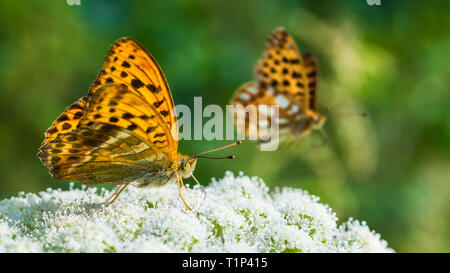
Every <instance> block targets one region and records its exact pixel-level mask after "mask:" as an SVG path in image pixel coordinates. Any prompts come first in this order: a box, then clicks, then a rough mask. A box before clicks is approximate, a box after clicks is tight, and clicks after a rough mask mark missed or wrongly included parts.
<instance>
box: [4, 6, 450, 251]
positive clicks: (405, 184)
mask: <svg viewBox="0 0 450 273" xmlns="http://www.w3.org/2000/svg"><path fill="white" fill-rule="evenodd" d="M449 7H450V5H449V2H448V1H445V0H443V1H420V2H419V1H415V2H413V1H385V0H381V6H369V5H368V4H367V3H366V1H365V0H358V1H343V0H342V1H334V0H333V1H332V0H330V1H296V0H292V1H265V0H254V1H219V0H214V1H183V0H178V1H125V0H122V1H106V0H105V1H100V0H96V1H95V0H92V1H87V0H81V5H80V6H69V5H68V4H67V3H66V1H64V0H60V1H54V0H52V1H42V0H39V1H14V0H7V1H1V2H0V25H2V27H1V28H0V60H1V61H2V62H1V64H2V65H1V66H0V128H1V129H0V174H1V181H0V198H2V199H3V198H7V197H11V196H13V195H16V194H17V193H18V192H19V191H24V192H38V191H42V190H45V189H46V188H47V187H52V188H56V187H60V188H63V189H67V188H68V185H69V183H68V182H66V181H56V180H53V179H52V178H51V177H50V175H49V174H48V171H47V168H45V167H44V166H43V165H42V164H41V162H40V161H39V159H38V158H37V157H36V153H37V151H38V147H39V145H40V143H41V142H42V140H43V139H44V135H43V133H44V131H45V130H46V129H47V128H48V127H49V126H50V124H51V123H52V122H53V121H54V120H55V119H56V117H57V116H58V115H59V114H60V113H61V112H62V111H63V110H64V108H65V107H66V106H67V105H69V104H70V103H72V102H73V101H75V100H77V99H78V98H80V97H81V96H83V95H84V94H85V93H86V92H87V89H88V86H89V84H90V83H91V81H92V80H93V79H94V78H95V77H96V75H97V73H98V71H99V69H100V67H101V65H102V62H103V59H104V57H105V55H106V53H107V51H108V49H109V46H110V45H111V44H112V43H113V42H114V41H115V40H116V39H118V38H120V37H122V36H129V37H132V38H134V39H136V40H137V41H139V42H140V43H141V44H142V45H143V46H144V47H145V48H146V49H147V50H148V51H149V52H150V53H151V54H152V55H153V56H154V57H155V58H156V59H157V61H158V62H159V64H160V65H161V67H162V68H163V71H164V73H165V75H166V77H167V79H168V82H169V84H170V86H171V89H172V93H173V97H174V100H175V103H176V104H186V105H189V106H192V105H193V97H194V96H202V97H203V103H204V105H206V104H219V105H221V106H225V105H226V104H227V103H228V101H229V99H230V98H231V96H232V94H233V92H234V90H235V89H236V88H237V87H239V86H240V85H241V84H242V83H244V82H246V81H249V80H251V79H252V70H253V67H254V64H255V62H256V60H257V58H258V57H259V56H260V55H261V53H262V50H263V48H264V45H265V41H266V38H267V36H268V35H269V34H270V33H271V32H272V31H273V29H275V28H276V27H278V26H284V27H285V28H286V29H287V30H288V31H289V32H290V33H291V34H292V35H293V36H294V38H295V40H296V41H297V44H298V46H299V48H300V49H301V50H302V51H312V52H314V53H315V54H316V56H317V57H318V60H319V65H320V77H321V78H320V87H319V88H320V99H319V105H321V106H320V109H323V106H325V105H328V106H330V107H331V111H330V113H329V114H328V116H329V120H328V121H327V123H326V125H325V130H326V132H327V133H328V135H329V141H328V142H327V143H326V144H325V145H323V144H322V139H321V136H320V134H317V133H315V134H313V135H312V136H311V137H309V138H308V139H306V140H305V141H303V142H302V143H301V145H299V146H297V147H295V148H294V149H290V150H279V151H275V152H261V151H259V150H258V149H257V148H256V146H255V145H254V144H253V143H244V144H243V145H241V146H239V148H233V149H230V150H227V151H223V152H218V153H217V154H224V155H226V154H229V153H235V154H236V155H237V156H238V159H237V160H234V161H233V160H231V161H227V160H224V161H215V160H200V161H199V163H198V164H197V170H196V174H197V177H198V178H199V179H200V181H201V182H202V183H203V184H207V183H209V181H210V180H211V177H216V178H220V177H222V176H223V175H224V172H225V171H226V170H232V171H234V172H235V173H236V174H237V173H238V171H243V172H245V174H247V175H251V176H260V177H261V178H263V179H264V181H265V182H266V183H267V184H268V185H269V186H270V187H271V188H273V187H275V186H292V187H299V188H303V189H306V190H308V191H309V192H310V193H312V194H314V195H317V196H320V197H321V200H322V202H324V203H327V204H329V205H330V206H331V207H332V208H333V210H334V211H335V212H336V213H337V216H338V217H339V219H340V221H344V220H346V219H347V218H348V217H354V218H356V219H361V220H366V221H367V223H368V225H369V226H370V227H371V228H373V229H374V230H376V232H378V233H380V234H381V236H382V238H384V239H386V240H387V241H388V242H389V244H390V246H391V247H393V248H394V249H395V250H396V251H399V252H423V251H424V252H449V251H450V202H449V200H450V199H449V197H450V183H449V182H450V148H449V147H450V110H449V109H450V92H449V86H450V84H449V83H450V66H449V65H448V61H449V60H450V17H449V15H448V11H449V10H450V9H449ZM361 112H367V113H369V116H368V117H367V118H361V117H358V116H357V115H352V113H361ZM206 120H207V119H205V120H204V121H206ZM226 143H229V141H210V142H208V141H181V143H180V151H181V152H182V153H185V154H193V153H195V152H200V151H204V150H206V149H210V148H213V147H218V146H219V145H222V144H226ZM188 181H189V182H188ZM186 182H188V183H190V184H193V183H194V182H193V181H192V180H187V181H186ZM174 198H178V197H177V196H174Z"/></svg>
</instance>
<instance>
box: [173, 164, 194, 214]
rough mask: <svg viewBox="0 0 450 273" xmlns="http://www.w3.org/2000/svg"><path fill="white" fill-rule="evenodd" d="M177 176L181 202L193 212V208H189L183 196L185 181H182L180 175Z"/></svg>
mask: <svg viewBox="0 0 450 273" xmlns="http://www.w3.org/2000/svg"><path fill="white" fill-rule="evenodd" d="M175 174H176V175H177V182H178V195H179V196H180V198H181V201H183V203H184V205H185V206H186V207H187V208H188V209H189V210H192V209H191V207H189V206H188V204H187V203H186V201H185V200H184V198H183V195H182V194H181V184H182V183H183V181H182V180H181V177H180V176H179V175H178V173H177V172H175Z"/></svg>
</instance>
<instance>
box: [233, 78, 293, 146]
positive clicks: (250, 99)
mask: <svg viewBox="0 0 450 273" xmlns="http://www.w3.org/2000/svg"><path fill="white" fill-rule="evenodd" d="M292 101H294V98H293V97H292V96H290V95H289V94H287V95H283V94H276V93H275V90H274V88H273V87H272V86H265V85H264V84H258V83H257V82H248V83H245V84H243V85H242V86H241V87H239V89H238V90H237V91H236V92H235V94H234V96H233V98H232V100H231V104H233V105H235V106H236V113H235V118H236V127H237V129H238V131H239V132H241V133H245V134H246V135H247V136H249V138H250V139H258V140H265V139H269V138H271V137H272V135H271V133H273V132H272V131H271V130H269V128H271V127H272V122H273V121H272V116H271V115H270V112H269V111H260V109H261V108H259V107H263V106H278V109H279V116H278V126H279V132H278V134H279V136H280V137H283V136H285V135H288V134H289V133H290V128H291V126H292V125H291V124H290V120H293V119H294V118H295V117H294V116H295V115H296V114H298V111H299V107H298V106H297V105H296V104H295V103H292ZM240 106H242V108H238V107H240ZM252 106H253V107H252ZM239 109H242V110H243V111H245V112H243V113H238V111H239Z"/></svg>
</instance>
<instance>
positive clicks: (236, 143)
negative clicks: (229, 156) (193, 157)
mask: <svg viewBox="0 0 450 273" xmlns="http://www.w3.org/2000/svg"><path fill="white" fill-rule="evenodd" d="M241 143H242V141H241V140H239V141H236V142H235V143H231V144H228V145H225V146H223V147H220V148H217V149H213V150H209V151H206V152H201V153H198V154H197V155H201V154H207V153H211V152H215V151H219V150H223V149H226V148H228V147H232V146H236V145H239V144H241Z"/></svg>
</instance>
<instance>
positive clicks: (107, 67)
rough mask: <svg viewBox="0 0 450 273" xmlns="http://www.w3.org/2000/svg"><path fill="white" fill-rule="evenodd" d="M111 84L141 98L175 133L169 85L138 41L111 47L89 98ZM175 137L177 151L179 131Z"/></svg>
mask: <svg viewBox="0 0 450 273" xmlns="http://www.w3.org/2000/svg"><path fill="white" fill-rule="evenodd" d="M110 83H118V84H125V85H126V86H127V87H128V88H129V89H130V90H132V91H133V92H135V93H136V94H138V95H140V96H142V97H143V98H144V99H145V100H146V101H147V102H148V103H149V104H151V105H152V106H153V107H154V108H155V109H156V110H157V111H158V113H159V115H160V116H161V117H162V118H163V120H164V121H165V123H166V124H167V127H168V128H169V129H172V127H173V125H174V124H175V122H176V113H174V103H173V99H172V95H171V92H170V90H169V86H168V84H167V81H166V79H165V77H164V74H163V72H162V70H161V68H160V67H159V65H158V64H157V63H156V61H155V60H154V58H153V57H152V56H151V55H150V54H149V53H148V52H147V51H146V50H145V49H144V48H143V47H142V46H141V45H139V44H138V43H137V42H136V41H134V40H132V39H130V38H122V39H119V40H118V41H116V42H115V43H114V44H113V45H112V46H111V49H110V50H109V52H108V54H107V56H106V58H105V61H104V64H103V67H102V70H101V71H100V73H99V74H98V76H97V79H96V80H95V81H94V82H93V83H92V85H91V88H90V90H89V92H88V95H89V94H93V93H95V92H96V90H97V89H98V88H99V87H101V86H103V85H105V84H110ZM172 134H173V139H174V141H175V147H177V146H178V136H177V130H172Z"/></svg>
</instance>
